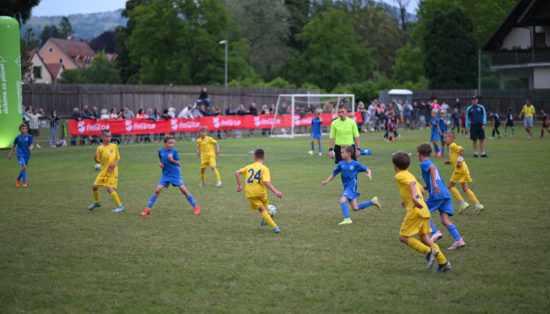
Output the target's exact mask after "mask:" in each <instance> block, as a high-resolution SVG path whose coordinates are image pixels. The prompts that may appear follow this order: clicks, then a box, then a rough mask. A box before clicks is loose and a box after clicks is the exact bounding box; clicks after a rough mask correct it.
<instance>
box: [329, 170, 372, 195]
mask: <svg viewBox="0 0 550 314" xmlns="http://www.w3.org/2000/svg"><path fill="white" fill-rule="evenodd" d="M367 169H368V168H367V167H365V166H363V165H362V164H361V163H360V162H358V161H356V160H352V161H350V162H349V163H347V162H346V161H345V160H341V161H340V162H339V163H338V165H337V166H336V168H334V170H333V171H332V174H334V175H337V174H339V173H341V176H342V184H343V185H344V193H343V194H342V196H345V197H347V198H348V199H349V200H353V199H356V198H357V197H358V196H359V192H357V174H358V173H359V172H365V171H367Z"/></svg>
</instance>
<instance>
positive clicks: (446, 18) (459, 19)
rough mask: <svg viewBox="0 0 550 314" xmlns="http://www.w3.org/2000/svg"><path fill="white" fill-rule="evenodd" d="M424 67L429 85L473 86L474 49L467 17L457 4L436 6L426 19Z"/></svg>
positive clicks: (446, 87) (474, 72) (431, 86)
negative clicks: (438, 8) (432, 13)
mask: <svg viewBox="0 0 550 314" xmlns="http://www.w3.org/2000/svg"><path fill="white" fill-rule="evenodd" d="M423 44H424V47H423V48H424V71H425V73H426V78H427V79H428V80H429V82H430V83H429V88H432V89H467V88H475V86H476V85H477V84H476V81H477V53H476V43H475V39H474V35H473V24H472V21H471V19H470V17H469V16H468V15H467V14H466V12H465V11H464V10H463V9H462V8H461V7H459V6H457V5H454V6H452V8H451V9H450V10H449V11H448V12H443V11H441V10H436V12H435V14H434V15H433V18H432V19H431V20H429V21H427V23H426V33H425V35H424V40H423Z"/></svg>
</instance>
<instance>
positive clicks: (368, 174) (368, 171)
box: [366, 169, 372, 181]
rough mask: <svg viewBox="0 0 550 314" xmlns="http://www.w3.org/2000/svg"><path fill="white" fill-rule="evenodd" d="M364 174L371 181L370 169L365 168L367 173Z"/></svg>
mask: <svg viewBox="0 0 550 314" xmlns="http://www.w3.org/2000/svg"><path fill="white" fill-rule="evenodd" d="M366 176H367V177H369V179H370V180H371V181H372V174H371V171H370V169H367V174H366Z"/></svg>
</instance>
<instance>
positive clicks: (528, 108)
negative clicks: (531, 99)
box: [521, 104, 535, 117]
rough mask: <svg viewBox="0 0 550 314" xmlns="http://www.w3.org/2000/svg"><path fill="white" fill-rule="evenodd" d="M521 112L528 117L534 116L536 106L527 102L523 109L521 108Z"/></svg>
mask: <svg viewBox="0 0 550 314" xmlns="http://www.w3.org/2000/svg"><path fill="white" fill-rule="evenodd" d="M521 112H522V113H523V115H524V116H526V117H532V116H534V115H535V106H533V104H530V105H527V104H525V105H523V109H521Z"/></svg>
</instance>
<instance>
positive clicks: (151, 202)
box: [147, 185, 164, 210]
mask: <svg viewBox="0 0 550 314" xmlns="http://www.w3.org/2000/svg"><path fill="white" fill-rule="evenodd" d="M163 188H164V186H163V185H158V186H157V188H156V189H155V192H153V194H152V195H151V197H150V198H149V203H147V208H148V209H149V210H150V209H151V208H153V205H155V202H156V201H157V197H158V196H159V194H160V191H162V189H163Z"/></svg>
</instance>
